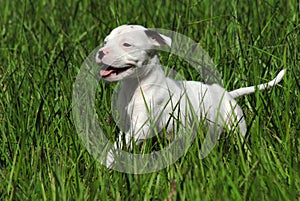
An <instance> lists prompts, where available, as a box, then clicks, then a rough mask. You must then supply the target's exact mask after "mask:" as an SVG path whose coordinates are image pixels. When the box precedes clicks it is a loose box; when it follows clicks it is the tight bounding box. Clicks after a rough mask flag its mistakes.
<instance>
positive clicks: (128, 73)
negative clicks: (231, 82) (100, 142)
mask: <svg viewBox="0 0 300 201" xmlns="http://www.w3.org/2000/svg"><path fill="white" fill-rule="evenodd" d="M146 31H147V29H146V28H145V27H142V26H139V25H122V26H120V27H117V28H116V29H114V30H113V31H112V32H111V33H110V34H109V35H108V36H107V37H106V39H105V45H104V47H102V48H101V49H100V50H99V51H98V54H97V56H96V61H97V63H98V64H99V65H100V66H101V70H100V75H101V76H102V78H103V79H104V80H105V81H108V82H114V81H121V85H120V91H119V94H118V98H117V101H116V110H117V112H118V114H119V115H120V120H119V126H120V129H121V130H122V131H123V132H124V133H125V139H126V145H127V146H129V145H130V142H131V141H134V142H135V143H139V142H141V141H143V140H145V139H147V138H149V137H150V136H152V135H153V133H154V132H152V131H153V130H156V131H157V132H160V131H162V129H164V128H166V129H167V131H172V129H174V128H173V125H174V124H176V122H178V120H180V121H181V122H182V126H183V127H187V126H188V125H187V124H191V123H192V122H193V121H195V118H196V121H201V120H203V119H204V120H205V121H206V123H207V126H208V129H209V131H208V132H210V135H212V136H213V135H216V136H217V137H218V135H219V134H220V133H221V132H222V130H223V127H224V126H226V127H227V128H229V129H233V128H234V127H236V126H237V127H238V128H239V130H240V133H241V134H242V135H243V136H245V134H246V131H247V130H246V123H245V120H244V117H243V112H242V110H241V108H240V107H239V105H238V104H237V102H236V101H235V99H234V98H236V97H239V96H241V95H244V94H249V93H253V92H254V91H255V89H256V88H257V89H258V90H263V89H266V88H268V87H272V86H274V85H276V84H277V83H278V82H279V81H280V80H281V79H282V77H283V75H284V73H285V71H284V70H283V71H281V72H280V73H279V75H278V76H277V77H276V78H275V79H274V80H272V81H271V82H269V83H267V84H262V85H259V86H257V87H254V86H252V87H247V88H241V89H237V90H234V91H232V92H227V91H226V90H225V89H224V88H222V87H221V86H219V85H217V84H212V85H206V84H203V83H201V82H195V81H176V80H173V79H170V78H168V77H166V76H165V74H164V72H163V70H162V68H161V65H160V61H159V58H158V56H157V55H156V53H155V51H154V49H155V48H156V47H158V46H164V45H167V46H171V41H172V40H171V39H170V38H169V37H167V36H164V35H161V34H158V33H156V34H155V33H153V32H150V33H148V34H146ZM109 66H110V67H109ZM112 67H114V68H112ZM124 67H126V69H127V70H125V71H123V72H120V73H116V72H117V70H118V69H125V68H124ZM171 114H173V115H175V114H177V116H176V115H175V117H172V115H171ZM194 114H195V115H196V117H195V115H194ZM151 122H152V123H151ZM167 122H168V124H167ZM153 123H154V124H155V128H153V125H152V124H153ZM151 126H152V127H151ZM119 143H121V142H119ZM116 146H117V145H115V147H116ZM112 162H113V156H112V153H111V152H110V153H109V154H108V157H107V164H108V165H111V163H112Z"/></svg>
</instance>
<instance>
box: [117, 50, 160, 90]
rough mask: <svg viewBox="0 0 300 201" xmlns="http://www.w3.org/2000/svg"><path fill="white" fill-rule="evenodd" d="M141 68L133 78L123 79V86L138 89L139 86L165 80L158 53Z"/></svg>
mask: <svg viewBox="0 0 300 201" xmlns="http://www.w3.org/2000/svg"><path fill="white" fill-rule="evenodd" d="M142 65H143V66H142V67H138V68H141V70H140V71H139V72H138V74H137V75H135V76H134V77H132V78H128V79H125V80H123V81H122V82H123V86H126V87H130V88H131V89H136V88H137V87H139V86H145V85H150V84H160V83H159V81H162V80H165V79H164V77H165V74H164V71H163V70H162V68H161V64H160V61H159V58H158V55H157V54H155V55H154V56H153V57H152V58H151V59H149V60H148V61H147V62H144V63H143V64H142Z"/></svg>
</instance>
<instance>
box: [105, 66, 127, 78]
mask: <svg viewBox="0 0 300 201" xmlns="http://www.w3.org/2000/svg"><path fill="white" fill-rule="evenodd" d="M130 68H132V66H126V67H121V68H117V67H113V66H106V67H105V68H102V69H101V70H100V75H101V77H103V78H106V77H109V76H111V75H119V74H121V73H123V72H125V71H127V70H129V69H130Z"/></svg>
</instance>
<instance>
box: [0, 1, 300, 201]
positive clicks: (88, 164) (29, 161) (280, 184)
mask: <svg viewBox="0 0 300 201" xmlns="http://www.w3.org/2000/svg"><path fill="white" fill-rule="evenodd" d="M132 23H134V24H141V25H144V26H147V27H153V28H154V27H156V28H164V29H170V30H173V31H176V32H179V33H181V34H184V35H186V36H188V37H190V38H192V39H193V40H195V41H197V42H199V43H200V44H201V45H202V47H203V48H204V49H205V50H207V52H208V53H209V54H210V56H211V57H212V58H213V60H214V62H215V64H216V66H217V68H218V70H219V72H220V73H221V75H222V77H223V81H224V86H225V87H226V88H227V89H228V90H231V89H235V88H239V87H242V86H248V85H249V86H250V85H254V84H259V83H261V82H265V81H268V80H270V79H271V78H272V77H274V76H275V75H276V74H277V73H278V72H279V71H280V70H281V69H283V68H286V69H287V74H286V75H285V77H284V80H283V82H281V83H280V84H279V85H278V86H276V87H274V88H273V89H271V90H268V91H264V92H256V93H255V94H253V95H249V96H246V97H243V98H240V99H238V102H239V104H240V105H241V107H242V108H243V110H244V113H245V116H246V121H247V127H248V130H249V131H248V132H249V133H248V135H249V141H248V144H249V147H250V151H251V153H252V156H251V161H246V160H245V157H244V153H243V150H242V149H239V147H238V146H234V145H233V144H234V143H235V142H234V138H233V137H231V136H227V137H223V138H222V139H221V140H220V141H219V143H218V144H217V146H216V147H215V149H214V150H213V151H212V152H211V154H210V155H209V156H208V157H206V158H205V159H203V160H200V159H199V158H198V154H199V146H200V145H199V142H196V143H194V144H193V145H192V147H191V148H190V149H189V152H188V153H187V154H186V155H184V157H182V158H181V159H180V160H179V161H177V162H176V163H175V164H173V165H171V166H169V167H168V168H166V169H163V170H161V171H158V172H154V173H151V174H144V175H131V174H125V173H120V172H116V171H113V170H108V169H106V168H105V167H104V166H102V165H101V164H100V163H99V162H98V161H97V160H95V159H94V158H93V157H92V156H91V155H90V154H89V153H88V152H87V150H86V149H85V147H84V146H83V145H82V143H81V141H80V139H79V137H78V135H77V133H76V130H75V126H74V122H73V117H72V88H73V83H74V81H75V79H76V75H77V73H78V71H79V69H80V67H81V64H82V63H83V61H84V60H85V58H86V57H87V56H88V54H89V53H90V52H91V51H92V50H93V49H94V48H95V47H96V46H98V45H99V44H100V43H101V42H102V41H103V39H104V37H105V36H106V35H107V34H108V33H109V31H110V30H112V29H113V28H115V27H116V26H118V25H120V24H132ZM162 61H167V62H166V63H164V65H166V66H169V67H170V68H173V69H174V70H176V71H180V72H183V73H184V74H185V77H187V78H189V79H193V80H197V79H199V77H197V76H195V73H194V72H193V69H180V61H177V60H175V59H174V60H171V61H168V59H166V58H164V55H162ZM176 64H178V65H176ZM299 80H300V3H299V0H288V1H276V0H269V1H262V0H261V1H260V0H254V1H243V0H242V1H220V0H216V1H209V0H202V1H195V0H186V1H185V0H181V1H172V0H165V1H135V0H128V1H117V0H113V1H107V0H103V1H100V0H98V1H87V0H74V1H71V0H67V1H55V0H48V1H46V0H41V1H33V0H30V1H29V0H25V1H11V0H1V2H0V144H1V145H0V200H300V115H299V114H300V100H299V95H300V94H299V91H300V82H299ZM112 86H113V85H108V84H104V83H103V82H101V83H99V88H98V99H97V101H98V103H99V106H98V107H97V111H101V112H102V114H101V115H102V120H103V122H102V124H104V125H105V127H106V129H107V130H110V131H111V132H112V133H113V132H114V129H115V127H114V124H113V122H111V123H110V124H109V125H108V124H107V123H106V124H105V122H107V121H104V120H107V119H109V118H110V108H109V107H110V99H111V95H112V88H113V87H112ZM102 120H99V121H102Z"/></svg>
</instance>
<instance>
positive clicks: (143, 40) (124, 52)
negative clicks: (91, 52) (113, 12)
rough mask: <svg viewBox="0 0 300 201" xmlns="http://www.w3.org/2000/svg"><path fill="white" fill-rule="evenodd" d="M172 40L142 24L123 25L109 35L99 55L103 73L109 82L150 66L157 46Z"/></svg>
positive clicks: (101, 73)
mask: <svg viewBox="0 0 300 201" xmlns="http://www.w3.org/2000/svg"><path fill="white" fill-rule="evenodd" d="M171 43H172V40H171V39H170V38H169V37H167V36H164V35H162V34H159V33H157V32H155V31H151V30H148V29H146V28H145V27H143V26H139V25H122V26H119V27H117V28H115V29H114V30H112V32H111V33H110V34H109V35H108V36H107V37H106V38H105V40H104V46H103V47H102V48H100V49H99V51H98V53H97V55H96V62H97V64H99V66H100V68H101V69H100V76H101V77H102V78H103V79H104V80H106V81H109V82H113V81H119V80H123V79H127V78H133V77H136V76H138V75H140V74H142V73H143V72H144V71H145V70H147V69H146V68H147V64H148V63H149V61H150V60H151V59H152V58H153V57H154V55H155V50H156V49H158V48H159V47H162V46H169V47H171Z"/></svg>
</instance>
